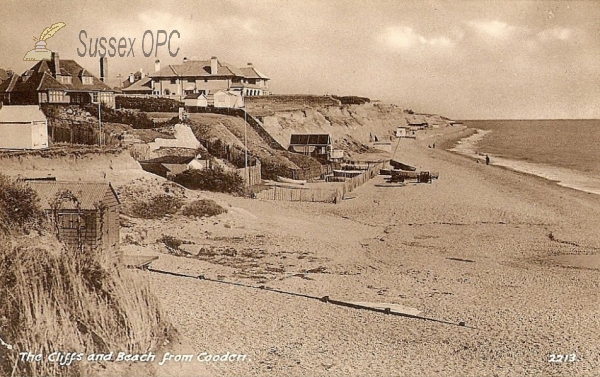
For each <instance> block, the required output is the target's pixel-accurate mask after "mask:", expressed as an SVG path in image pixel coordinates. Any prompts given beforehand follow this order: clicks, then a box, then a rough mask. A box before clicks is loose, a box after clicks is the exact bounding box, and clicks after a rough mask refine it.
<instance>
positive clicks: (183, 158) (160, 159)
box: [140, 156, 195, 165]
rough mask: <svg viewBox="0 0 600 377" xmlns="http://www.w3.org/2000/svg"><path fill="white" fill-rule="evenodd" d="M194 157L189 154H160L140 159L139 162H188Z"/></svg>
mask: <svg viewBox="0 0 600 377" xmlns="http://www.w3.org/2000/svg"><path fill="white" fill-rule="evenodd" d="M194 158H195V157H189V156H162V157H157V158H153V159H150V160H146V161H140V164H186V165H187V164H189V163H190V162H191V161H192V160H193V159H194Z"/></svg>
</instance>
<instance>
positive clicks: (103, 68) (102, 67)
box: [100, 56, 108, 82]
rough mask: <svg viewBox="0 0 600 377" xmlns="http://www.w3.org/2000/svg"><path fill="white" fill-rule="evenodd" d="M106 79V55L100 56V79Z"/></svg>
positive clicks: (104, 80) (103, 80)
mask: <svg viewBox="0 0 600 377" xmlns="http://www.w3.org/2000/svg"><path fill="white" fill-rule="evenodd" d="M106 80H108V58H107V57H106V56H104V57H101V58H100V81H102V82H106Z"/></svg>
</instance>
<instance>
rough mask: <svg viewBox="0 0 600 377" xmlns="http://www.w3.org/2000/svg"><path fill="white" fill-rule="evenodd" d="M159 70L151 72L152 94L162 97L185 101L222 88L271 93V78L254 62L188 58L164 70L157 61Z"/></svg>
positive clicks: (248, 94)
mask: <svg viewBox="0 0 600 377" xmlns="http://www.w3.org/2000/svg"><path fill="white" fill-rule="evenodd" d="M155 71H156V72H154V73H152V74H150V75H149V76H150V78H151V79H152V83H151V86H152V94H153V95H158V96H161V97H169V98H174V99H178V100H181V99H183V98H184V97H185V96H187V95H188V94H195V93H199V94H204V95H210V94H212V93H216V92H218V91H220V90H227V91H232V92H238V93H239V94H241V95H242V96H263V95H268V94H269V84H268V82H269V80H270V79H269V78H268V77H267V76H266V75H264V74H262V73H260V72H259V71H258V70H256V68H254V66H253V65H252V64H251V63H248V66H247V67H244V68H237V67H235V66H233V65H231V64H228V63H225V62H222V61H219V60H218V59H217V58H216V57H214V56H213V57H212V58H211V59H210V60H189V59H187V58H184V59H183V63H182V64H176V65H173V64H171V65H168V66H166V67H164V68H162V69H160V62H159V61H157V62H156V65H155ZM132 86H133V85H132ZM124 93H126V91H125V90H124Z"/></svg>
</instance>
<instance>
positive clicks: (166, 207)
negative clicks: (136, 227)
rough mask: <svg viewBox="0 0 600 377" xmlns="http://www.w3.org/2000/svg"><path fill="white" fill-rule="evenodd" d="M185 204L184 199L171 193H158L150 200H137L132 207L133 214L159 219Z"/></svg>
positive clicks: (175, 211) (143, 217)
mask: <svg viewBox="0 0 600 377" xmlns="http://www.w3.org/2000/svg"><path fill="white" fill-rule="evenodd" d="M181 206H183V199H180V198H177V197H174V196H171V195H164V194H163V195H156V196H154V197H152V198H150V199H149V200H148V201H137V202H135V203H134V204H133V206H132V208H131V212H132V215H133V216H135V217H139V218H142V219H159V218H161V217H164V216H165V215H173V214H175V213H177V211H179V209H180V208H181Z"/></svg>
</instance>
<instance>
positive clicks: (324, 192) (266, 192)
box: [253, 186, 341, 203]
mask: <svg viewBox="0 0 600 377" xmlns="http://www.w3.org/2000/svg"><path fill="white" fill-rule="evenodd" d="M259 190H260V191H259ZM253 197H254V198H256V199H267V200H283V201H288V202H322V203H336V202H337V201H338V200H340V199H341V198H340V190H339V189H333V188H332V189H310V188H292V187H280V186H260V187H259V188H258V190H257V188H255V191H254V194H253Z"/></svg>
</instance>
